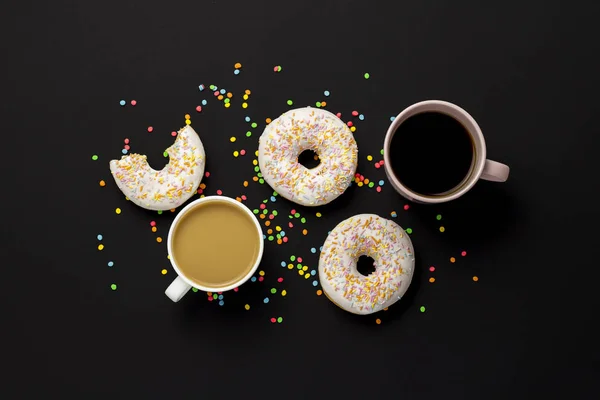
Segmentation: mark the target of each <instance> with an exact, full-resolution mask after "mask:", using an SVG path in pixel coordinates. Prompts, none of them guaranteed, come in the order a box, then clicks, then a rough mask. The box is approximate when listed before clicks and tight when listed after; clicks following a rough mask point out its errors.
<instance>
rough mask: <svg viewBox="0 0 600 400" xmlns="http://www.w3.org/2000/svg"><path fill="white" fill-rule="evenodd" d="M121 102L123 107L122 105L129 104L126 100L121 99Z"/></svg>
mask: <svg viewBox="0 0 600 400" xmlns="http://www.w3.org/2000/svg"><path fill="white" fill-rule="evenodd" d="M119 104H120V105H121V107H122V106H124V105H125V104H127V102H126V101H125V100H121V101H120V102H119Z"/></svg>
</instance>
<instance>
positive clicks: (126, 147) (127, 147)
mask: <svg viewBox="0 0 600 400" xmlns="http://www.w3.org/2000/svg"><path fill="white" fill-rule="evenodd" d="M123 148H124V149H125V150H129V149H131V147H129V145H128V144H126V145H125V146H123Z"/></svg>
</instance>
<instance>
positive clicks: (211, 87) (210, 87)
mask: <svg viewBox="0 0 600 400" xmlns="http://www.w3.org/2000/svg"><path fill="white" fill-rule="evenodd" d="M208 88H209V89H210V90H213V91H214V90H217V89H218V87H216V86H215V85H210V86H209V87H208Z"/></svg>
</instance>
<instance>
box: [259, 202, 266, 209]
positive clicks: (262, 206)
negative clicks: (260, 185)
mask: <svg viewBox="0 0 600 400" xmlns="http://www.w3.org/2000/svg"><path fill="white" fill-rule="evenodd" d="M266 206H267V205H266V204H265V203H262V204H261V205H260V206H259V207H258V208H260V209H261V210H264V209H265V207H266Z"/></svg>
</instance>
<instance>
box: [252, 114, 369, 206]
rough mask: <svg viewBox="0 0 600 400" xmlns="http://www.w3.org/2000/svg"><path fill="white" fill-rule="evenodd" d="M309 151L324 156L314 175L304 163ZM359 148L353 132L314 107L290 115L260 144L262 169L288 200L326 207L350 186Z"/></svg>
mask: <svg viewBox="0 0 600 400" xmlns="http://www.w3.org/2000/svg"><path fill="white" fill-rule="evenodd" d="M304 150H312V151H314V152H315V153H317V154H318V156H319V159H320V161H321V162H320V164H319V165H318V166H316V167H315V168H312V169H308V168H306V167H305V166H304V165H302V164H300V163H299V162H298V156H299V155H300V153H302V152H303V151H304ZM357 159H358V148H357V146H356V141H355V140H354V136H353V135H352V132H351V131H350V129H348V127H347V126H346V125H345V124H344V123H343V122H342V121H341V120H340V119H339V118H338V117H336V116H335V115H333V114H332V113H330V112H328V111H325V110H321V109H314V108H310V107H306V108H299V109H296V110H290V111H288V112H286V113H284V114H282V115H281V116H280V117H279V118H277V119H275V120H274V121H273V122H271V123H270V124H269V125H267V127H266V128H265V130H264V132H263V134H262V135H261V137H260V139H259V146H258V163H259V166H260V172H261V173H262V175H263V177H264V179H265V181H267V183H268V184H269V185H270V186H271V187H272V188H273V189H274V190H275V191H277V193H279V194H280V195H281V196H283V197H285V198H286V199H288V200H290V201H293V202H295V203H298V204H301V205H304V206H320V205H323V204H327V203H329V202H331V201H332V200H334V199H336V198H337V197H338V196H339V195H341V194H342V193H344V191H345V190H346V189H347V188H348V186H350V184H351V183H352V180H353V179H354V174H355V172H356V164H357Z"/></svg>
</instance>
